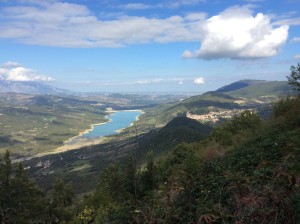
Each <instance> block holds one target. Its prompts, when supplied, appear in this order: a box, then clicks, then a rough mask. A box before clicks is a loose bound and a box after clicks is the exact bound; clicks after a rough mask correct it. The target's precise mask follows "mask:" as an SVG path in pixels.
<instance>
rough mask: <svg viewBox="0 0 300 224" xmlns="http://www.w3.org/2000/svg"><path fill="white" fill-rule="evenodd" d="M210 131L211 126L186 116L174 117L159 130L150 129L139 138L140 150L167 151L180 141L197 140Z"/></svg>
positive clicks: (158, 152) (189, 141)
mask: <svg viewBox="0 0 300 224" xmlns="http://www.w3.org/2000/svg"><path fill="white" fill-rule="evenodd" d="M211 132H212V127H211V126H208V125H204V124H201V123H200V122H198V121H196V120H193V119H190V118H187V117H184V116H182V117H176V118H174V119H173V120H171V121H170V122H169V123H168V124H167V125H166V126H164V127H163V128H161V129H160V130H159V131H152V132H149V133H147V134H145V136H143V137H142V138H141V139H140V140H139V148H140V150H150V149H151V150H153V151H154V152H155V153H156V154H160V153H162V152H167V151H168V150H170V149H171V148H173V147H175V146H176V145H178V144H180V143H191V142H195V141H199V140H201V139H203V138H204V137H206V136H208V135H209V134H210V133H211Z"/></svg>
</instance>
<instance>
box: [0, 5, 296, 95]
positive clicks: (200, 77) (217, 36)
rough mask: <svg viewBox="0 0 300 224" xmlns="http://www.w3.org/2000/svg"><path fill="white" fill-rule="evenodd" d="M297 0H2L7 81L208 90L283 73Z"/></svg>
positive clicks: (292, 55) (0, 76) (291, 60)
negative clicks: (235, 82) (239, 81)
mask: <svg viewBox="0 0 300 224" xmlns="http://www.w3.org/2000/svg"><path fill="white" fill-rule="evenodd" d="M299 5H300V0H284V1H283V0H241V1H235V0H231V1H227V0H161V1H156V0H152V1H149V0H144V1H141V0H122V1H121V0H0V80H7V81H11V82H14V81H23V82H26V81H36V82H44V83H47V84H49V85H53V86H57V87H60V88H64V89H69V90H75V91H84V92H95V91H98V92H205V91H209V90H215V89H217V88H219V87H221V86H223V85H226V84H229V83H232V82H234V81H238V80H242V79H260V80H286V76H287V75H289V71H290V66H291V65H296V64H297V63H298V62H299V61H300V7H299Z"/></svg>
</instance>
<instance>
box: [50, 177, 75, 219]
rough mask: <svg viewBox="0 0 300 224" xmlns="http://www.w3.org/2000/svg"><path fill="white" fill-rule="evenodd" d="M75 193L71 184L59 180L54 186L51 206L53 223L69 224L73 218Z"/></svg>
mask: <svg viewBox="0 0 300 224" xmlns="http://www.w3.org/2000/svg"><path fill="white" fill-rule="evenodd" d="M73 199H74V193H73V190H72V186H71V185H70V184H64V182H63V181H62V180H60V179H59V180H57V181H56V182H55V183H54V186H53V192H52V197H51V199H50V204H49V214H50V222H51V223H67V222H69V221H71V220H72V218H73V211H72V204H73Z"/></svg>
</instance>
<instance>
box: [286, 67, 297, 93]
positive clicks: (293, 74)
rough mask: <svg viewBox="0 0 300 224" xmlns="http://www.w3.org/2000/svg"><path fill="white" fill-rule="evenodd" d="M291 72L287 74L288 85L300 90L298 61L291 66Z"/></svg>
mask: <svg viewBox="0 0 300 224" xmlns="http://www.w3.org/2000/svg"><path fill="white" fill-rule="evenodd" d="M290 70H291V74H290V75H289V76H287V79H288V83H289V85H291V86H293V87H294V89H295V90H298V91H300V63H298V65H297V66H296V67H295V66H293V65H292V66H291V69H290Z"/></svg>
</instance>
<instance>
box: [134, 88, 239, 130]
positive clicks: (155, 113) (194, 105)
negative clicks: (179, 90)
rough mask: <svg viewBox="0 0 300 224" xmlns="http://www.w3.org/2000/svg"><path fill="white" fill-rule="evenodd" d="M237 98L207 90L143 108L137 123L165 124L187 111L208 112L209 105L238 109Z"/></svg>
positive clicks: (144, 124)
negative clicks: (143, 110)
mask: <svg viewBox="0 0 300 224" xmlns="http://www.w3.org/2000/svg"><path fill="white" fill-rule="evenodd" d="M236 100H237V98H234V97H232V96H229V95H227V94H224V93H218V92H207V93H204V94H202V95H199V96H193V97H190V98H188V99H185V100H182V101H180V102H178V103H172V104H164V105H159V106H157V107H154V108H149V109H146V110H145V114H144V115H142V116H141V118H140V121H139V122H138V125H139V126H141V127H142V128H143V127H147V126H155V125H158V126H159V125H165V124H166V123H168V122H169V121H171V120H172V119H173V118H175V117H177V116H184V115H185V114H186V113H187V112H192V113H196V114H203V113H207V112H209V110H210V109H209V108H210V107H216V108H222V109H239V108H241V106H240V105H239V104H237V103H235V101H236Z"/></svg>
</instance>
